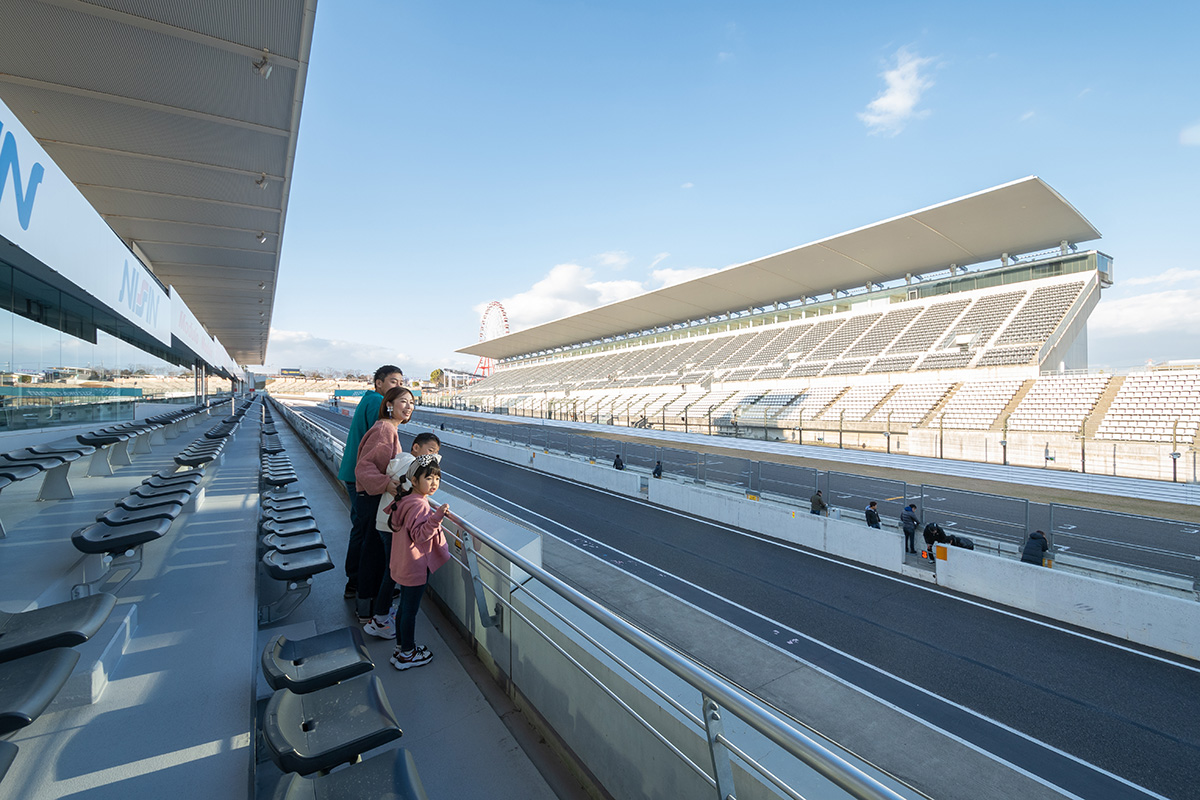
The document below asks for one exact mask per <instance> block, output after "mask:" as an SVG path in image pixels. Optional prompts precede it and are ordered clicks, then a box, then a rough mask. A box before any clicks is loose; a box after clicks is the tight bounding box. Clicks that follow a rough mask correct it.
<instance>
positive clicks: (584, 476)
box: [436, 430, 1200, 660]
mask: <svg viewBox="0 0 1200 800" xmlns="http://www.w3.org/2000/svg"><path fill="white" fill-rule="evenodd" d="M436 433H437V435H438V437H439V438H440V439H441V440H442V442H443V443H445V444H446V445H449V446H453V447H459V448H462V449H465V450H471V451H474V452H477V453H480V454H482V455H487V456H491V457H493V458H496V459H499V460H501V461H506V462H508V463H513V464H520V465H523V466H528V467H530V468H533V469H536V470H538V471H540V472H545V473H547V474H551V475H554V476H557V477H561V478H565V479H567V480H572V481H575V482H577V483H581V484H584V485H586V486H593V487H596V488H601V489H606V490H608V491H611V492H614V493H617V494H621V495H625V496H628V497H642V498H645V499H646V500H648V501H649V502H650V503H652V504H654V505H657V506H661V507H663V508H669V509H673V510H676V511H681V512H683V513H686V514H689V515H691V516H695V517H698V518H701V519H704V520H707V521H709V522H713V523H716V524H720V525H728V526H730V527H731V528H738V529H741V530H744V531H750V532H752V533H760V534H762V535H764V536H768V537H770V538H773V539H779V540H782V541H786V542H790V543H793V544H796V545H799V546H802V547H806V548H809V549H812V550H816V551H818V552H823V553H828V554H829V555H832V556H837V557H838V558H843V559H846V560H847V561H852V562H855V563H858V564H864V565H866V566H870V567H875V568H877V569H881V570H885V571H888V572H895V573H900V574H905V575H908V576H910V577H918V575H917V574H916V573H921V575H924V572H923V571H920V570H915V569H914V568H913V567H911V566H908V565H907V564H906V563H905V559H904V539H903V536H902V535H901V534H900V532H899V531H897V530H894V529H884V530H876V529H873V528H868V527H866V526H865V525H864V524H862V523H861V522H857V521H854V522H852V521H846V520H841V519H836V518H833V517H824V516H817V515H813V514H809V513H807V512H806V511H804V510H803V509H801V510H797V509H796V508H795V507H792V506H787V505H784V504H782V503H774V502H771V501H767V500H758V499H753V498H751V497H747V496H745V495H742V494H740V493H735V492H729V491H721V490H719V489H714V488H711V487H707V486H701V485H693V484H685V483H679V482H677V481H675V480H669V479H663V480H655V479H647V478H646V477H645V476H644V475H641V474H639V473H636V472H633V471H630V470H625V471H621V470H615V469H613V468H612V465H610V464H593V463H589V462H587V461H581V460H579V459H574V458H568V457H565V456H557V455H550V454H548V453H546V452H544V451H540V450H537V451H535V450H530V449H529V448H527V447H518V446H514V445H510V444H505V443H501V442H497V441H495V440H494V439H486V438H483V437H478V436H472V435H469V434H462V433H456V432H454V431H444V430H437V431H436ZM643 484H646V485H645V487H644V488H645V491H644V492H643ZM938 549H939V554H940V556H939V558H940V560H939V561H938V562H937V567H938V568H937V570H936V572H935V576H936V577H935V580H936V582H937V583H938V584H939V585H941V586H945V587H946V588H949V589H954V590H957V591H961V592H964V593H967V594H970V595H973V596H976V597H980V598H984V599H987V600H991V601H994V602H997V603H1001V604H1003V605H1007V606H1011V607H1012V608H1015V609H1018V610H1023V611H1032V612H1035V613H1037V614H1039V615H1041V616H1045V617H1049V618H1051V619H1056V620H1059V621H1062V622H1067V623H1070V624H1073V625H1079V626H1081V627H1084V628H1087V629H1089V630H1094V631H1099V632H1101V633H1106V634H1109V635H1111V636H1114V637H1116V638H1119V639H1126V640H1128V641H1131V642H1136V643H1138V644H1143V645H1146V646H1148V647H1154V648H1157V649H1159V650H1164V651H1167V652H1171V653H1176V654H1179V655H1183V656H1186V657H1188V658H1193V659H1198V660H1200V602H1197V601H1196V600H1195V599H1181V598H1178V597H1171V596H1167V595H1164V594H1161V593H1159V592H1155V591H1149V590H1145V589H1139V588H1135V587H1131V586H1124V585H1121V584H1118V583H1113V582H1110V581H1106V580H1100V579H1096V578H1091V577H1088V576H1085V575H1079V574H1074V573H1067V572H1064V571H1062V570H1055V569H1047V568H1045V567H1041V566H1034V565H1031V564H1024V563H1022V562H1020V561H1016V560H1013V559H1009V558H1003V557H999V556H992V555H987V554H984V553H980V552H972V551H967V550H961V549H958V548H945V547H940V548H938ZM947 550H952V552H949V553H948V552H947ZM952 559H953V561H952ZM984 559H986V560H984ZM1085 598H1086V599H1085Z"/></svg>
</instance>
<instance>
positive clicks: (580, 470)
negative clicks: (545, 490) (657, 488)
mask: <svg viewBox="0 0 1200 800" xmlns="http://www.w3.org/2000/svg"><path fill="white" fill-rule="evenodd" d="M529 465H530V466H531V467H533V468H534V469H536V470H538V471H539V472H545V473H547V474H549V475H557V476H558V477H560V478H566V479H567V480H570V481H577V482H578V483H582V484H585V485H587V486H595V487H596V488H598V489H607V490H609V491H610V492H617V493H618V494H623V495H626V496H627V497H638V496H640V495H641V493H642V488H641V487H642V476H641V475H639V474H638V473H636V472H630V471H628V470H619V469H613V467H612V464H592V463H591V462H588V461H580V460H579V459H575V458H570V457H569V456H559V455H554V454H553V453H545V452H542V451H533V455H532V458H531V460H530V462H529Z"/></svg>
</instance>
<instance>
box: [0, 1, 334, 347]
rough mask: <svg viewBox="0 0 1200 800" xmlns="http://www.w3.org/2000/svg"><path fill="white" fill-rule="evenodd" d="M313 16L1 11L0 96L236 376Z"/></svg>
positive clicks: (283, 175)
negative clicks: (231, 363) (219, 346)
mask: <svg viewBox="0 0 1200 800" xmlns="http://www.w3.org/2000/svg"><path fill="white" fill-rule="evenodd" d="M315 15H316V0H275V1H274V2H254V3H247V2H245V1H244V0H205V2H189V3H181V2H158V3H147V2H111V1H109V0H53V2H40V1H39V0H4V11H3V24H0V97H3V99H4V102H5V104H7V105H8V107H9V108H10V109H12V111H13V113H14V114H16V115H17V117H18V118H19V119H20V120H21V123H22V124H23V125H24V126H25V128H26V129H27V130H28V131H29V132H30V134H32V135H33V136H34V137H36V138H37V140H38V142H39V143H40V144H41V146H42V147H43V148H44V149H45V150H46V152H47V153H49V155H50V157H51V158H53V159H54V161H55V163H56V164H58V166H59V167H60V168H61V169H62V171H63V172H64V173H65V174H66V175H67V177H69V178H70V179H71V181H72V182H73V183H74V184H75V185H76V187H78V189H79V191H80V192H82V193H83V195H84V196H85V197H86V198H87V200H88V202H90V203H91V204H92V206H93V208H95V209H96V211H98V212H99V213H100V215H101V216H102V217H103V218H104V219H105V221H107V222H108V224H109V225H110V226H111V227H112V229H113V230H114V231H115V232H116V233H117V235H118V236H120V237H121V239H123V240H124V241H125V243H126V244H127V245H129V246H130V247H132V248H133V249H134V251H135V252H137V253H138V254H139V255H140V256H141V257H142V258H143V260H144V261H146V263H147V266H149V267H150V268H151V269H152V270H153V272H154V274H155V276H156V277H157V278H158V279H159V280H160V281H161V282H162V283H163V284H164V285H167V286H172V287H174V288H175V290H177V291H178V293H179V295H180V296H181V297H182V298H183V299H184V300H185V301H186V303H187V305H188V306H189V307H190V308H191V310H192V311H193V312H194V313H195V316H196V319H197V320H199V322H200V323H201V324H202V325H203V326H204V328H205V329H206V330H207V332H208V333H209V334H211V335H213V336H215V337H217V338H218V339H220V341H221V342H222V343H223V345H224V346H225V348H226V349H227V350H228V352H229V355H230V356H232V357H233V358H234V359H235V360H236V361H237V362H239V363H241V364H261V363H262V362H263V358H264V355H265V353H266V348H267V335H268V331H269V330H270V324H271V310H272V306H273V304H274V297H275V284H276V279H277V276H278V271H279V254H280V241H281V239H282V236H283V230H284V218H285V216H286V213H287V201H288V192H289V189H290V187H291V176H292V163H293V158H294V155H295V151H296V137H297V133H298V131H299V125H300V109H301V101H302V99H303V95H304V83H305V79H306V76H307V72H308V57H309V51H310V48H311V45H312V35H313V22H314V18H315ZM264 59H265V60H264ZM268 70H269V71H268ZM63 235H64V236H70V235H71V232H70V231H64V232H63ZM48 266H50V267H51V268H53V266H54V265H52V264H51V265H48ZM259 312H262V315H261V316H260V314H259Z"/></svg>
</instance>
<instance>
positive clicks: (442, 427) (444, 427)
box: [439, 422, 446, 430]
mask: <svg viewBox="0 0 1200 800" xmlns="http://www.w3.org/2000/svg"><path fill="white" fill-rule="evenodd" d="M439 427H441V429H442V430H446V423H444V422H443V423H442V424H441V425H440V426H439Z"/></svg>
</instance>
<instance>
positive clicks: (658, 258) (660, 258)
mask: <svg viewBox="0 0 1200 800" xmlns="http://www.w3.org/2000/svg"><path fill="white" fill-rule="evenodd" d="M670 257H671V254H670V253H659V254H658V255H656V256H655V257H654V260H653V261H651V262H650V269H654V268H655V267H657V266H658V265H659V264H661V263H662V262H663V261H664V260H665V259H668V258H670Z"/></svg>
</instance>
